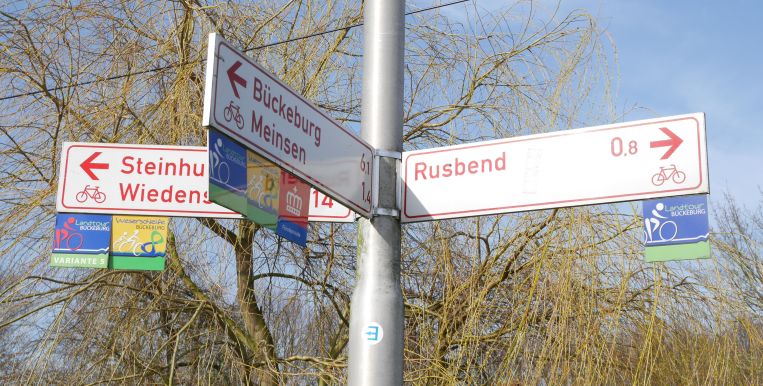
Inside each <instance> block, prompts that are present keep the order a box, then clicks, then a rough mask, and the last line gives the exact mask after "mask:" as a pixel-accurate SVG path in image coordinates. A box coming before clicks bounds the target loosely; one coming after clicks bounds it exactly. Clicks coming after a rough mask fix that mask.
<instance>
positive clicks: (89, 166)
mask: <svg viewBox="0 0 763 386" xmlns="http://www.w3.org/2000/svg"><path fill="white" fill-rule="evenodd" d="M99 155H101V152H100V151H97V152H95V153H93V155H91V156H90V157H87V159H86V160H85V162H82V163H81V164H80V165H79V167H81V168H82V170H84V171H85V173H87V175H88V176H90V179H92V180H97V179H98V176H96V175H95V174H93V169H108V168H109V164H106V163H100V162H93V160H95V159H96V158H97V157H98V156H99Z"/></svg>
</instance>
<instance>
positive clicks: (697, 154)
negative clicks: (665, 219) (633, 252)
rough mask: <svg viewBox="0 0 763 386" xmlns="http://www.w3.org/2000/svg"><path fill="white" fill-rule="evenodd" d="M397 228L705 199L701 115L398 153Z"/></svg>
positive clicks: (706, 180) (705, 171)
mask: <svg viewBox="0 0 763 386" xmlns="http://www.w3.org/2000/svg"><path fill="white" fill-rule="evenodd" d="M403 170H404V172H403V173H404V174H403V176H402V178H403V179H404V184H405V189H404V191H403V197H402V203H401V205H402V210H401V212H402V214H401V221H402V222H416V221H427V220H435V219H447V218H457V217H469V216H479V215H488V214H496V213H508V212H518V211H527V210H535V209H546V208H558V207H566V206H576V205H589V204H599V203H609V202H618V201H631V200H641V199H646V198H653V197H667V196H678V195H686V194H698V193H708V192H709V186H708V171H707V145H706V142H705V116H704V114H703V113H696V114H691V115H682V116H674V117H667V118H660V119H651V120H644V121H636V122H627V123H618V124H613V125H606V126H596V127H589V128H583V129H577V130H566V131H559V132H553V133H546V134H539V135H529V136H522V137H515V138H507V139H500V140H495V141H486V142H479V143H474V144H466V145H458V146H449V147H441V148H436V149H428V150H419V151H412V152H405V153H403Z"/></svg>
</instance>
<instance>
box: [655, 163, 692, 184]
mask: <svg viewBox="0 0 763 386" xmlns="http://www.w3.org/2000/svg"><path fill="white" fill-rule="evenodd" d="M667 180H673V182H675V183H676V184H680V183H682V182H684V181H686V173H684V172H682V171H680V170H678V168H676V165H675V164H670V166H668V167H664V166H660V171H659V172H657V173H656V174H655V175H653V176H652V183H653V184H654V186H660V185H662V184H664V183H665V181H667Z"/></svg>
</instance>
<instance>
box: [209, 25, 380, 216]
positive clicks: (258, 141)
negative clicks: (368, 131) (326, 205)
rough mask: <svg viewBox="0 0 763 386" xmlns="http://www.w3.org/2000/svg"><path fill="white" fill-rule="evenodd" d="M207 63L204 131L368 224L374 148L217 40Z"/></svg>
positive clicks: (214, 38)
mask: <svg viewBox="0 0 763 386" xmlns="http://www.w3.org/2000/svg"><path fill="white" fill-rule="evenodd" d="M207 58H208V59H207V74H206V86H205V90H204V116H203V122H202V123H203V125H205V126H211V127H214V128H215V129H217V130H219V131H221V132H222V133H224V134H226V135H228V136H229V137H231V138H233V139H234V140H236V141H238V142H239V143H241V144H242V145H244V146H245V147H247V148H249V149H251V150H253V151H255V152H257V153H258V154H260V155H262V156H263V157H266V158H268V159H269V160H271V161H272V162H274V163H276V164H277V165H278V166H280V167H282V168H284V169H286V170H288V171H290V172H291V173H293V174H294V175H296V176H297V177H300V178H302V179H303V180H305V181H306V182H307V183H308V184H310V185H313V186H314V187H316V188H317V189H318V190H320V191H322V192H323V193H325V194H327V195H329V196H331V197H333V198H334V199H335V200H338V201H340V202H342V203H343V204H345V205H346V206H348V207H350V208H351V209H353V210H355V211H356V212H357V213H359V214H361V215H362V216H365V217H369V216H370V213H371V190H372V186H371V185H372V178H371V164H372V162H373V161H372V160H373V148H372V147H371V146H370V145H368V144H366V143H365V142H363V141H362V140H361V139H360V138H359V137H358V136H357V135H355V134H354V133H352V132H351V131H349V130H347V129H345V128H343V127H342V126H340V125H339V124H338V123H336V122H334V121H333V120H332V119H331V118H329V117H328V116H327V115H326V114H325V113H323V112H322V111H320V110H319V109H318V108H317V107H315V106H314V105H312V104H311V103H310V102H308V101H306V100H305V99H304V98H303V97H302V96H300V95H299V94H298V93H297V92H295V91H294V90H292V89H290V88H289V87H287V86H286V85H284V84H283V83H282V82H280V81H279V80H278V79H276V78H275V77H274V76H273V75H271V74H270V73H269V72H268V71H266V70H264V69H263V68H262V67H260V66H259V65H258V64H257V63H255V62H253V61H252V60H251V59H250V58H249V57H247V56H246V55H244V54H243V53H242V52H241V51H239V50H237V49H235V48H233V47H232V46H231V45H230V44H229V43H227V42H226V41H224V40H223V39H222V38H220V37H219V36H217V34H210V35H209V53H208V56H207Z"/></svg>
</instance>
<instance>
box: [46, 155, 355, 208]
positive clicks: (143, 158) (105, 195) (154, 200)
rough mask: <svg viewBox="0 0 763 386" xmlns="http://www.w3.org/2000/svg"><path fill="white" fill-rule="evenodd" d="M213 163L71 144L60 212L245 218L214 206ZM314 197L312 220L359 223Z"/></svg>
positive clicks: (61, 175) (315, 194)
mask: <svg viewBox="0 0 763 386" xmlns="http://www.w3.org/2000/svg"><path fill="white" fill-rule="evenodd" d="M208 160H209V156H208V152H207V148H206V147H196V146H153V145H124V144H115V143H112V144H108V143H73V142H66V143H64V146H63V148H62V152H61V165H60V169H59V174H58V176H59V183H58V197H57V198H56V210H57V211H58V212H61V213H65V212H74V213H104V214H135V215H153V216H172V217H216V218H241V217H242V216H241V215H240V214H239V213H236V212H233V211H231V210H228V209H226V208H224V207H222V206H219V205H217V204H215V203H213V202H210V201H209V196H208V188H209V181H208V179H209V177H208V175H207V173H208V169H207V165H208V162H209V161H208ZM310 197H311V200H310V216H309V221H314V222H321V221H322V222H353V221H355V213H353V212H352V211H350V210H349V209H348V208H347V207H345V206H343V205H341V204H339V203H338V202H335V201H333V200H332V199H331V198H329V197H326V196H325V195H323V194H322V193H319V192H317V191H315V190H313V191H311V195H310Z"/></svg>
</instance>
